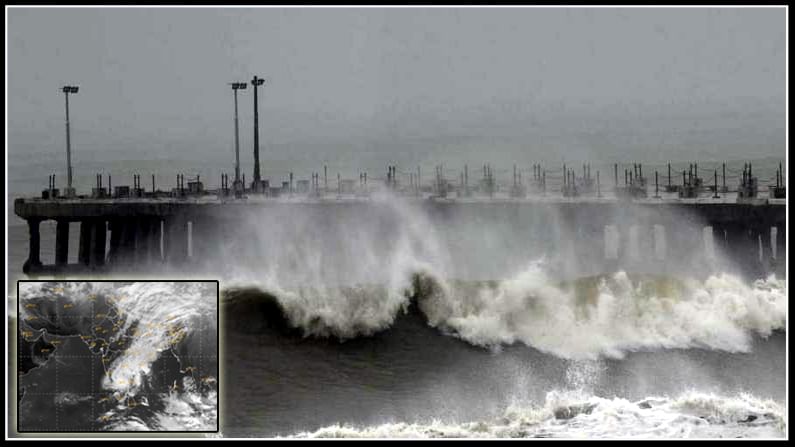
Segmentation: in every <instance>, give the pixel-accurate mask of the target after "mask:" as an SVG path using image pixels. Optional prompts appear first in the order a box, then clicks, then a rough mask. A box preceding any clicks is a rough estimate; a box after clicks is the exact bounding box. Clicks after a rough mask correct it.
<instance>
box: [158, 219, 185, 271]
mask: <svg viewBox="0 0 795 447" xmlns="http://www.w3.org/2000/svg"><path fill="white" fill-rule="evenodd" d="M163 231H164V233H165V235H164V236H165V237H164V238H163V245H164V247H163V248H164V250H163V251H164V252H165V258H166V262H167V263H169V264H182V263H183V262H185V260H186V259H187V258H188V221H187V220H186V219H185V218H184V217H183V216H169V217H167V218H166V219H165V220H164V227H163Z"/></svg>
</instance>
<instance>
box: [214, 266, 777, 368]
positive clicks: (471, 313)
mask: <svg viewBox="0 0 795 447" xmlns="http://www.w3.org/2000/svg"><path fill="white" fill-rule="evenodd" d="M225 304H226V305H227V306H233V307H235V308H236V309H237V310H234V309H233V310H232V314H233V315H235V318H236V320H235V321H236V326H240V327H246V328H248V330H250V331H255V332H256V331H258V330H261V329H262V328H263V327H264V326H266V325H269V326H272V327H278V328H281V329H282V330H283V331H286V332H290V333H296V334H300V335H302V336H304V337H336V338H339V339H342V340H345V339H350V338H355V337H358V336H369V335H372V334H374V333H377V332H379V331H383V330H387V329H388V328H389V327H391V326H392V325H393V324H394V323H395V320H396V319H397V318H398V317H400V315H402V314H405V313H408V312H412V311H417V312H419V313H421V315H422V316H423V318H425V320H426V322H427V324H428V325H430V326H431V327H435V328H437V329H438V330H440V331H441V332H442V333H444V334H446V335H451V336H455V337H458V338H460V339H462V340H464V341H466V342H468V343H471V344H473V345H476V346H482V347H487V348H495V347H499V346H501V345H510V344H514V343H523V344H525V345H527V346H530V347H533V348H536V349H538V350H540V351H544V352H548V353H551V354H553V355H556V356H558V357H562V358H570V359H595V358H599V357H613V358H621V357H623V356H624V355H625V353H627V352H631V351H639V350H654V349H673V348H692V347H698V348H705V349H715V350H723V351H728V352H747V351H748V350H749V349H750V343H751V339H752V335H754V334H759V335H761V336H763V337H766V336H769V335H770V334H771V333H772V332H773V331H776V330H779V329H783V328H784V327H785V323H786V314H787V287H786V281H783V280H779V279H776V278H775V277H773V276H771V277H768V278H766V279H764V280H757V281H756V282H754V283H753V284H746V283H744V282H743V281H742V280H741V279H740V278H738V277H736V276H733V275H731V274H728V273H721V274H718V275H713V276H710V277H708V278H706V279H705V280H696V279H681V280H680V279H673V278H670V277H664V276H656V275H629V274H627V273H626V272H618V273H615V274H612V275H602V276H596V277H587V278H579V279H577V280H574V281H555V280H553V279H551V278H550V277H549V276H548V275H547V274H546V273H545V272H544V270H543V268H542V266H541V265H540V263H534V264H532V265H530V266H529V267H528V268H527V269H526V270H525V271H524V272H522V273H520V274H519V275H517V276H515V277H514V278H511V279H508V280H504V281H489V282H483V281H444V280H441V279H439V278H437V277H434V276H432V275H428V274H416V275H414V277H413V279H412V280H410V281H406V285H405V288H403V289H396V288H386V287H375V286H373V287H366V286H359V287H348V288H326V289H320V288H300V289H294V290H292V291H284V290H269V291H268V292H264V291H263V290H262V289H260V288H258V287H256V286H251V285H250V287H248V288H232V289H230V290H227V291H226V293H225ZM263 306H265V307H263ZM255 308H257V309H259V311H258V312H254V313H252V312H251V311H252V309H255ZM238 318H243V320H244V321H247V322H248V323H246V322H244V321H240V320H238Z"/></svg>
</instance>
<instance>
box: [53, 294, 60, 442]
mask: <svg viewBox="0 0 795 447" xmlns="http://www.w3.org/2000/svg"><path fill="white" fill-rule="evenodd" d="M58 310H59V309H58V306H56V307H55V320H56V321H60V320H59V319H58ZM54 357H55V359H54V360H55V393H56V394H58V363H60V362H59V361H58V353H57V352H56V353H55V354H54ZM60 411H61V404H60V403H59V402H58V399H56V400H55V430H56V431H58V413H60Z"/></svg>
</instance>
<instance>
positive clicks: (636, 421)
mask: <svg viewBox="0 0 795 447" xmlns="http://www.w3.org/2000/svg"><path fill="white" fill-rule="evenodd" d="M751 419H753V420H751ZM786 427H787V415H786V409H785V408H784V407H782V406H781V405H780V404H778V403H776V402H774V401H771V400H759V399H756V398H754V397H752V396H749V395H745V394H740V395H737V396H719V395H714V394H704V393H699V392H687V393H684V394H682V395H680V396H677V397H673V398H670V397H649V398H646V399H643V400H642V401H638V402H630V401H627V400H625V399H621V398H613V399H605V398H601V397H597V396H593V395H590V394H587V393H583V392H582V391H552V392H549V393H548V394H547V397H546V401H545V402H544V404H543V405H541V406H529V407H517V406H512V407H509V408H507V409H506V410H505V412H504V414H503V415H502V417H500V418H497V419H494V420H489V421H475V422H464V423H445V422H442V421H438V420H437V421H432V422H430V423H427V424H416V423H405V422H394V423H385V424H382V425H376V426H371V427H355V426H350V425H332V426H329V427H324V428H321V429H319V430H317V431H314V432H304V433H298V434H296V435H294V437H297V438H532V437H562V438H584V439H587V438H736V437H743V438H781V437H783V436H785V433H786Z"/></svg>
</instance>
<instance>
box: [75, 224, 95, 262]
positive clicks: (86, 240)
mask: <svg viewBox="0 0 795 447" xmlns="http://www.w3.org/2000/svg"><path fill="white" fill-rule="evenodd" d="M93 228H94V222H93V221H91V220H82V221H80V248H79V250H78V252H77V261H78V262H79V263H80V264H83V265H89V263H90V261H91V233H92V230H93Z"/></svg>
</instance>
